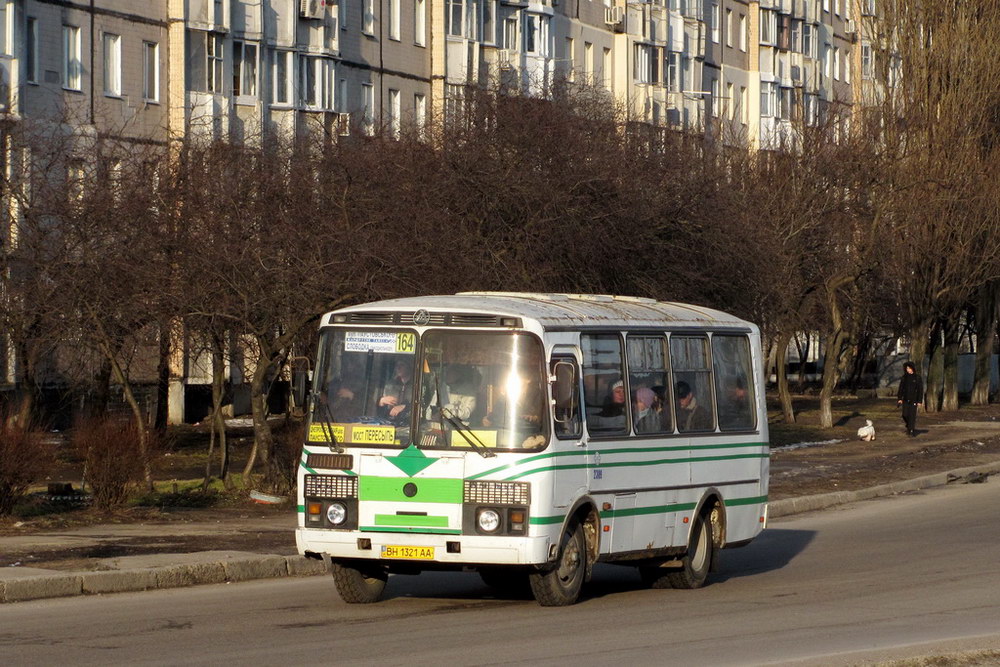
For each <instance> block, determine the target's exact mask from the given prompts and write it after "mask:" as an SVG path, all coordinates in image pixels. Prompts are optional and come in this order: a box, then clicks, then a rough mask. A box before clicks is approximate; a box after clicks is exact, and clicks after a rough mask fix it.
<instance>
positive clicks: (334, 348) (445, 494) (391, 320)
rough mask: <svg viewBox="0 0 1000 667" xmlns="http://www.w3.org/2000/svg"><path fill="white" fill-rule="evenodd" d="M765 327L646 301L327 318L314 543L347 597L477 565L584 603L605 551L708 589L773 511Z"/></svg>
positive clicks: (646, 572)
mask: <svg viewBox="0 0 1000 667" xmlns="http://www.w3.org/2000/svg"><path fill="white" fill-rule="evenodd" d="M763 362H764V360H763V358H762V357H761V346H760V332H759V330H758V328H757V327H756V326H754V325H753V324H751V323H749V322H746V321H743V320H741V319H738V318H736V317H733V316H731V315H727V314H725V313H722V312H719V311H716V310H710V309H708V308H702V307H698V306H690V305H684V304H678V303H664V302H659V301H655V300H652V299H644V298H635V297H619V296H603V295H577V294H529V293H524V294H522V293H497V292H476V293H462V294H456V295H452V296H430V297H420V298H407V299H395V300H387V301H379V302H376V303H369V304H364V305H358V306H352V307H349V308H343V309H340V310H337V311H334V312H332V313H328V314H326V315H324V316H323V318H322V321H321V325H320V343H319V352H318V356H317V360H316V369H315V372H314V377H313V390H312V393H311V395H310V399H309V423H308V426H307V437H306V445H305V447H304V450H303V454H302V461H301V465H300V466H299V472H298V506H299V520H298V528H297V531H296V542H297V545H298V550H299V552H300V553H301V554H303V555H305V556H308V557H312V558H321V559H327V560H328V561H329V562H330V563H331V567H332V572H333V578H334V581H335V583H336V587H337V590H338V592H339V593H340V595H341V597H342V598H343V599H344V600H345V601H347V602H374V601H377V600H378V599H380V598H381V596H382V593H383V590H384V587H385V584H386V580H387V577H388V575H389V574H390V573H397V574H417V573H419V572H421V571H425V570H442V569H443V570H465V571H468V570H475V571H478V572H479V573H480V574H481V576H482V578H483V579H484V580H485V581H486V583H487V584H490V585H495V586H511V585H517V584H519V583H521V582H524V581H525V580H527V581H528V582H530V586H531V590H532V592H533V593H534V595H535V598H536V599H537V600H538V601H539V602H540V603H541V604H543V605H566V604H572V603H573V602H575V601H576V599H577V598H578V596H579V594H580V590H581V587H582V585H583V584H584V583H585V582H586V581H587V580H588V579H589V578H590V576H591V571H592V568H593V566H594V564H595V563H597V562H609V563H616V564H621V565H630V566H634V567H637V568H639V572H640V573H641V576H642V579H643V581H645V582H646V583H648V584H649V585H650V586H652V587H654V588H665V587H674V588H697V587H700V586H702V585H703V584H704V583H705V581H706V578H707V577H708V575H709V572H710V571H711V570H712V569H713V568H714V566H715V564H716V562H717V554H718V551H719V550H720V549H722V548H727V547H736V546H741V545H744V544H747V543H748V542H750V540H752V539H753V538H754V537H755V536H757V535H758V534H759V533H760V532H761V530H763V529H764V526H765V523H766V519H767V483H768V466H769V458H768V457H769V453H768V435H767V417H766V412H765V403H764V388H763V384H762V382H763V370H762V368H763Z"/></svg>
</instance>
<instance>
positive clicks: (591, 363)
mask: <svg viewBox="0 0 1000 667" xmlns="http://www.w3.org/2000/svg"><path fill="white" fill-rule="evenodd" d="M581 347H582V351H583V398H584V407H585V410H586V414H587V430H589V431H590V433H591V434H594V435H624V434H626V433H628V401H627V400H626V397H627V396H628V393H627V392H628V387H626V386H625V382H624V381H625V374H624V363H623V359H622V341H621V338H619V337H618V336H617V335H616V334H593V335H585V336H582V337H581Z"/></svg>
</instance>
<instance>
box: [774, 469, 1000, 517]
mask: <svg viewBox="0 0 1000 667" xmlns="http://www.w3.org/2000/svg"><path fill="white" fill-rule="evenodd" d="M973 472H982V473H985V474H990V475H993V474H997V473H1000V461H993V462H992V463H984V464H982V465H978V466H969V467H967V468H958V469H956V470H949V471H948V472H938V473H934V474H933V475H925V476H923V477H916V478H914V479H905V480H902V481H899V482H891V483H889V484H880V485H878V486H872V487H869V488H867V489H858V490H857V491H834V492H832V493H821V494H818V495H815V496H800V497H798V498H784V499H782V500H775V501H773V502H770V503H768V506H767V515H768V517H769V518H777V517H782V516H789V515H791V514H800V513H802V512H813V511H816V510H821V509H826V508H828V507H833V506H835V505H845V504H847V503H853V502H857V501H859V500H871V499H872V498H882V497H885V496H894V495H896V494H899V493H906V492H908V491H919V490H920V489H928V488H931V487H934V486H945V485H947V484H948V479H949V477H952V476H954V477H964V476H966V475H968V474H970V473H973Z"/></svg>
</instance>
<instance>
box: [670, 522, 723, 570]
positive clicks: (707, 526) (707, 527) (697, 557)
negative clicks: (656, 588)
mask: <svg viewBox="0 0 1000 667" xmlns="http://www.w3.org/2000/svg"><path fill="white" fill-rule="evenodd" d="M714 553H715V541H714V539H713V537H712V522H711V521H710V520H708V518H707V517H706V516H705V515H703V514H702V515H699V516H697V517H695V520H694V527H693V529H692V531H691V543H690V544H689V545H688V550H687V553H685V554H684V557H683V558H681V567H679V568H677V569H675V570H668V571H667V573H666V577H667V580H668V581H669V582H670V585H671V586H673V587H674V588H701V587H702V586H704V585H705V580H706V579H708V571H709V570H710V569H711V567H712V559H713V558H714Z"/></svg>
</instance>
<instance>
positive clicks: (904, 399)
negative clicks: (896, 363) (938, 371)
mask: <svg viewBox="0 0 1000 667" xmlns="http://www.w3.org/2000/svg"><path fill="white" fill-rule="evenodd" d="M896 398H897V399H899V400H898V401H897V403H896V404H897V405H900V406H902V407H903V421H904V422H906V433H907V435H909V436H910V437H911V438H913V437H916V435H917V408H918V407H920V406H921V405H923V402H924V383H923V381H922V380H921V379H920V376H919V375H917V367H916V366H914V365H913V362H912V361H907V362H906V363H905V364H903V377H902V379H901V380H900V381H899V391H898V392H896Z"/></svg>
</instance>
